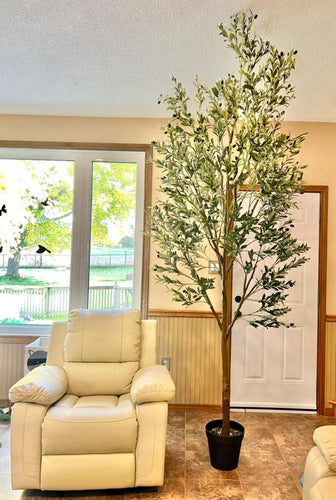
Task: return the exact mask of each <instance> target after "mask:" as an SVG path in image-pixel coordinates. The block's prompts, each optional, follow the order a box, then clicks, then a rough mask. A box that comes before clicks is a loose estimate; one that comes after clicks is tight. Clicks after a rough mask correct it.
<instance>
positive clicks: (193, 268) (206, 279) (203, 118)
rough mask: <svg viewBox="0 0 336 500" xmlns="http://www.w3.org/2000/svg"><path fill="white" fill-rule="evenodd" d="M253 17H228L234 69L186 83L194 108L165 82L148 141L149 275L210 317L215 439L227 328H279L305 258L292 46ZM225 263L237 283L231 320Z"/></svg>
mask: <svg viewBox="0 0 336 500" xmlns="http://www.w3.org/2000/svg"><path fill="white" fill-rule="evenodd" d="M256 17H257V16H254V15H253V14H252V13H251V14H245V13H243V14H237V15H235V16H233V18H232V22H231V25H230V26H229V28H225V27H224V26H223V25H222V24H221V25H220V26H219V30H220V35H221V36H222V37H223V40H224V42H226V44H227V46H228V47H229V49H231V50H232V51H234V53H235V55H236V58H237V61H238V68H237V72H236V74H229V75H227V76H226V77H225V78H222V79H219V80H217V81H216V82H215V83H214V85H213V86H206V85H203V84H202V83H200V82H199V81H198V79H196V81H195V96H194V102H193V101H191V100H190V98H189V96H188V95H187V91H186V89H185V87H184V86H183V85H182V83H180V82H178V81H177V79H176V78H173V92H172V94H171V95H167V96H166V97H162V96H161V98H160V101H163V102H164V103H165V104H166V106H167V109H168V110H169V111H170V112H171V114H172V118H171V119H170V121H169V123H168V125H167V126H166V127H165V128H164V140H162V141H153V145H154V146H155V149H156V152H157V155H156V159H154V160H153V162H154V164H155V165H156V166H157V167H158V169H159V171H160V174H161V184H160V186H161V187H160V189H159V191H160V192H161V195H160V197H159V199H158V200H157V201H156V204H155V206H154V207H153V211H152V220H151V235H152V238H153V240H154V241H155V243H156V245H157V248H158V251H157V257H158V264H157V265H155V266H154V271H155V273H156V277H157V279H158V281H159V282H162V283H164V284H166V285H167V287H168V288H169V289H170V290H171V292H172V294H173V300H175V301H178V302H180V303H181V304H182V305H184V306H190V305H192V304H195V303H198V302H201V301H202V302H205V303H206V304H208V306H209V307H210V309H211V311H212V314H213V316H214V318H215V319H216V321H217V324H218V330H219V332H220V335H221V355H222V376H223V378H222V407H223V426H222V431H221V433H222V435H223V436H229V421H230V417H229V411H230V384H229V353H228V341H229V339H230V335H231V332H232V327H233V325H234V324H235V322H236V321H237V320H238V318H239V319H245V320H247V321H248V322H249V323H250V324H251V325H252V326H253V327H258V326H260V325H261V326H263V327H266V328H270V327H275V328H277V327H279V326H281V325H287V323H286V317H285V316H286V313H288V312H289V310H290V309H289V308H288V307H287V306H286V297H287V293H286V292H287V291H288V290H289V289H290V288H291V287H293V286H294V284H295V283H294V281H293V280H292V279H290V277H289V276H288V274H289V272H290V271H291V270H292V269H295V268H297V267H298V266H301V265H302V264H304V262H305V261H306V256H305V253H306V251H307V245H306V244H303V243H299V242H298V241H297V240H296V239H295V238H294V237H293V236H292V235H291V229H292V227H293V219H292V215H291V214H292V210H293V208H295V207H296V203H297V195H298V193H300V192H301V191H302V177H303V168H304V166H302V165H300V164H299V162H298V161H297V159H296V158H297V154H298V153H299V150H300V146H301V144H302V141H303V140H304V136H303V135H299V136H295V137H293V136H291V135H290V134H286V133H285V132H283V131H282V129H281V122H282V120H283V115H284V112H285V111H284V109H285V108H286V107H287V106H288V104H289V102H290V100H291V99H292V98H293V97H294V91H293V87H292V85H291V84H290V83H289V77H290V75H291V72H292V70H293V69H294V63H295V61H294V56H295V54H296V51H293V50H290V51H289V52H286V53H284V52H282V51H279V50H278V49H277V48H276V47H275V46H274V45H272V44H271V43H270V42H268V41H265V40H263V39H262V38H260V37H257V36H256V35H255V34H254V33H253V22H254V19H255V18H256ZM160 101H159V102H160ZM209 261H216V263H217V267H218V273H219V279H216V278H215V277H214V276H213V275H211V276H210V275H209V274H208V265H209ZM233 265H235V266H239V267H240V268H241V270H242V275H243V278H242V280H241V283H240V287H241V291H240V293H239V295H237V296H236V297H235V304H236V309H235V311H233V313H232V315H231V303H230V302H229V298H230V289H229V288H230V287H229V283H230V275H231V273H232V268H233ZM218 293H220V296H221V301H220V303H221V310H220V311H218V310H216V307H215V297H216V294H218ZM287 326H288V325H287Z"/></svg>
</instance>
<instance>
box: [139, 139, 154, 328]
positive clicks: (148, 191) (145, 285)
mask: <svg viewBox="0 0 336 500" xmlns="http://www.w3.org/2000/svg"><path fill="white" fill-rule="evenodd" d="M152 158H153V147H152V146H147V149H146V151H145V192H144V219H143V247H142V278H141V311H142V317H143V319H147V318H148V294H149V269H150V235H149V226H150V214H151V206H152V186H153V163H152Z"/></svg>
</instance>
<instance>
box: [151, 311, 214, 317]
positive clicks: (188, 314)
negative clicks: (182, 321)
mask: <svg viewBox="0 0 336 500" xmlns="http://www.w3.org/2000/svg"><path fill="white" fill-rule="evenodd" d="M148 317H150V318H213V317H214V316H213V315H212V312H210V311H209V312H208V311H174V310H166V309H149V310H148Z"/></svg>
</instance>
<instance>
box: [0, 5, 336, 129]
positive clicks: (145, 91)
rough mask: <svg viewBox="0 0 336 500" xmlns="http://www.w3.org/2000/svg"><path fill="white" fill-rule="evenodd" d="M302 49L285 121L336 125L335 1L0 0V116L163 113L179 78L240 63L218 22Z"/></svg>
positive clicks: (221, 71) (211, 74)
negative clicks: (165, 97) (239, 21)
mask: <svg viewBox="0 0 336 500" xmlns="http://www.w3.org/2000/svg"><path fill="white" fill-rule="evenodd" d="M249 9H252V10H253V11H254V12H255V13H258V15H259V17H258V19H257V20H256V22H255V29H256V32H257V33H258V34H259V35H261V36H263V37H264V38H266V39H268V40H270V41H271V42H272V43H274V44H275V45H276V46H277V47H278V48H279V49H281V50H284V51H287V50H289V49H291V48H295V49H297V50H298V55H297V63H296V70H295V72H294V74H293V78H292V82H293V84H294V85H295V87H296V99H295V101H293V102H292V104H291V106H290V108H289V109H288V111H287V112H286V115H285V119H287V120H303V121H331V122H335V121H336V29H335V26H336V2H335V0H0V21H1V32H0V67H1V78H0V113H8V114H39V115H77V116H115V117H162V116H166V115H167V112H166V110H165V109H164V106H162V105H161V106H158V104H157V97H158V96H159V94H160V93H166V92H168V91H169V90H170V89H171V81H170V78H171V75H172V74H174V75H175V76H176V77H177V78H178V80H181V81H182V82H183V83H184V84H185V85H186V87H187V88H190V89H191V88H192V82H193V79H194V77H195V75H196V74H198V75H199V78H200V80H201V81H203V82H204V83H206V84H211V83H212V82H213V81H214V80H215V79H218V78H221V77H223V76H225V75H226V74H227V73H229V72H232V71H233V70H234V68H235V60H234V58H233V56H232V55H231V53H230V52H229V51H228V49H226V47H225V45H224V44H223V41H222V38H221V37H220V36H219V35H218V25H219V23H220V22H223V23H224V24H228V23H229V17H230V15H231V14H235V13H236V12H238V11H241V10H249Z"/></svg>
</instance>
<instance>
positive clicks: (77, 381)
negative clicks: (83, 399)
mask: <svg viewBox="0 0 336 500" xmlns="http://www.w3.org/2000/svg"><path fill="white" fill-rule="evenodd" d="M140 346H141V314H140V312H139V311H130V312H127V313H122V314H113V313H111V312H101V311H87V310H84V309H76V310H74V311H71V313H70V315H69V321H68V327H67V333H66V337H65V343H64V370H65V371H66V373H67V375H68V380H69V388H68V393H71V394H75V395H77V396H83V395H93V394H114V395H120V394H125V393H126V392H129V389H130V385H131V382H132V379H133V377H134V374H135V373H136V371H137V370H138V369H139V360H140Z"/></svg>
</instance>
